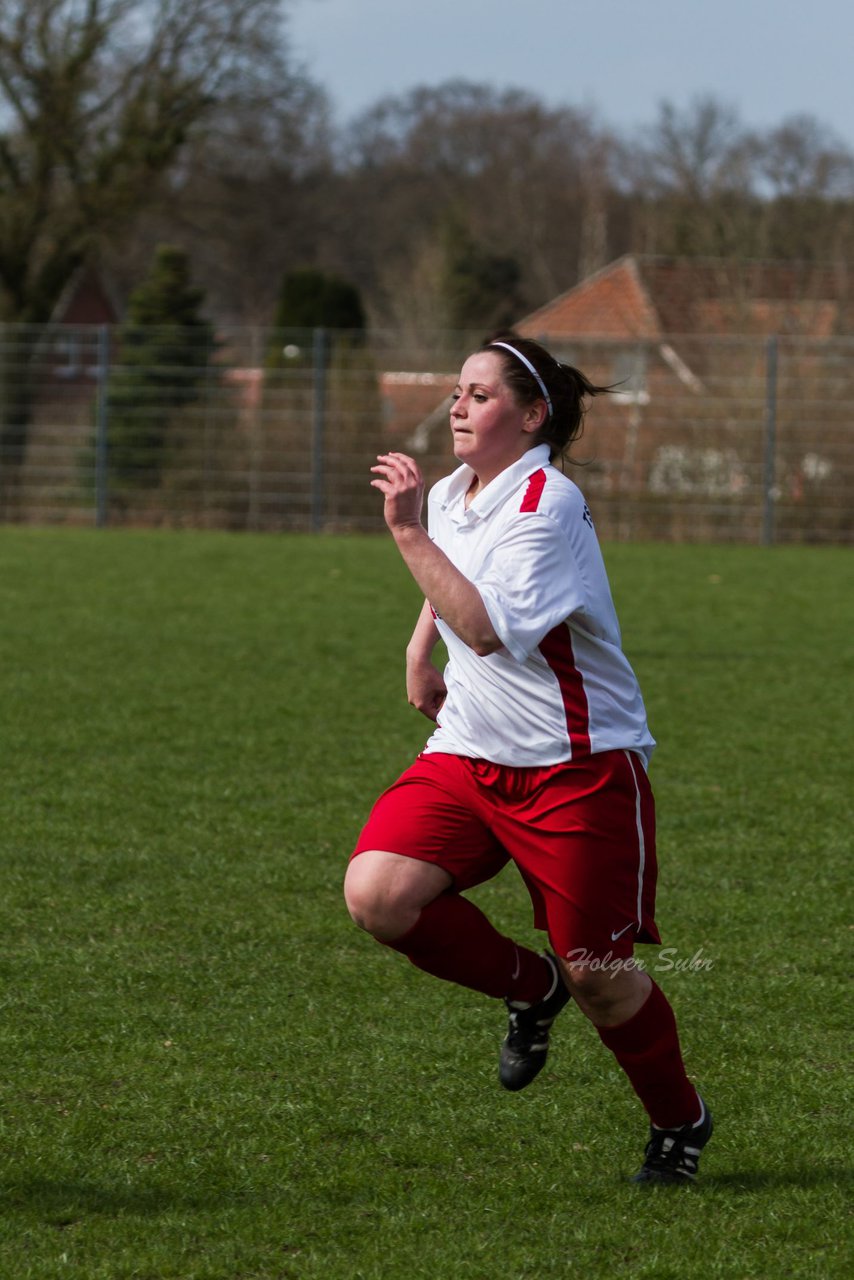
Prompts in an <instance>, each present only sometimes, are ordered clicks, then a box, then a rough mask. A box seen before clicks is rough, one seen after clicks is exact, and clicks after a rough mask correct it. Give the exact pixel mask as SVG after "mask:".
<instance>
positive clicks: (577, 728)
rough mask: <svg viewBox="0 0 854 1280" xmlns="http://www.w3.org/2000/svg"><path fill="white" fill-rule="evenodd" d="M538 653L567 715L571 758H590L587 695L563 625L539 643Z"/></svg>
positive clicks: (568, 635)
mask: <svg viewBox="0 0 854 1280" xmlns="http://www.w3.org/2000/svg"><path fill="white" fill-rule="evenodd" d="M539 649H540V653H541V654H542V655H543V657H544V658H545V660H546V662H547V663H548V664H549V666H550V668H551V669H552V671H553V672H554V673H555V675H556V676H557V681H558V684H559V686H560V696H561V698H562V699H563V709H564V714H565V715H566V731H567V733H568V734H569V744H570V746H571V748H572V758H573V760H575V759H576V758H577V757H579V756H589V755H590V715H589V709H588V705H587V694H586V693H585V692H584V681H583V680H582V678H581V672H580V671H579V670H578V667H577V666H576V665H575V654H574V653H573V651H572V637H571V635H570V632H569V627H568V626H567V625H566V623H565V622H561V623H559V624H558V625H557V626H556V627H553V628H552V630H551V631H550V632H549V633H548V635H547V636H545V637H544V639H543V640H542V641H541V642H540V645H539Z"/></svg>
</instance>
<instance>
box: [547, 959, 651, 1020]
mask: <svg viewBox="0 0 854 1280" xmlns="http://www.w3.org/2000/svg"><path fill="white" fill-rule="evenodd" d="M561 967H562V969H563V977H564V981H565V982H566V985H567V987H568V988H569V990H570V992H571V994H572V996H573V999H574V1000H575V1002H576V1004H577V1005H578V1007H579V1009H581V1011H582V1012H583V1013H586V1014H587V1016H588V1017H592V1018H593V1021H594V1022H598V1021H599V1020H600V1017H604V1018H605V1020H606V1021H610V1018H609V1014H610V1013H611V1011H612V1010H613V1011H618V1010H619V1011H620V1012H621V1013H622V1012H623V1011H625V1010H626V1009H629V1008H631V1009H634V1007H635V1006H636V1005H637V1004H638V1003H639V1002H640V1001H642V1000H643V999H644V998H645V997H646V995H647V994H648V992H649V988H650V986H651V982H650V979H649V976H648V974H646V973H644V972H643V970H642V969H641V968H640V967H639V966H638V965H637V964H636V963H635V962H634V961H633V960H631V959H630V958H629V959H627V960H625V961H613V962H612V963H611V964H610V965H606V964H604V963H603V964H602V965H598V966H597V965H596V964H595V962H588V963H580V964H573V963H571V962H568V961H563V962H562V966H561Z"/></svg>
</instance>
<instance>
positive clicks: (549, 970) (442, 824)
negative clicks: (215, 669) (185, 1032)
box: [345, 333, 712, 1183]
mask: <svg viewBox="0 0 854 1280" xmlns="http://www.w3.org/2000/svg"><path fill="white" fill-rule="evenodd" d="M605 390H607V388H604V387H597V386H594V385H593V384H592V383H591V382H590V381H589V380H588V379H587V378H585V376H584V375H583V374H582V373H580V372H579V371H578V370H577V369H574V368H572V367H571V366H569V365H564V364H561V363H559V362H558V361H557V360H556V359H555V358H554V357H553V356H552V355H551V354H550V353H549V352H548V351H547V350H546V349H545V348H544V347H543V346H541V345H540V344H539V343H536V342H534V341H532V340H530V339H528V338H523V337H520V336H519V335H517V334H514V333H507V334H502V335H498V336H497V337H496V338H495V339H493V340H491V341H489V342H487V343H485V344H484V345H483V346H482V347H481V348H480V349H479V350H478V351H476V352H474V354H473V355H471V356H470V357H469V358H468V359H467V360H466V362H465V364H464V366H463V369H462V373H461V375H460V381H459V383H458V385H457V387H456V390H455V391H454V393H453V396H452V405H451V411H450V424H451V431H452V433H453V439H454V453H455V456H456V458H457V459H458V461H459V463H460V466H459V467H458V468H457V469H456V470H455V471H454V472H453V473H452V474H451V475H450V476H448V477H446V478H445V479H444V480H441V481H440V482H439V483H438V484H437V485H435V487H434V488H433V489H432V491H431V493H430V495H429V503H428V529H425V528H424V526H423V524H422V522H421V510H422V504H423V494H424V481H423V477H422V475H421V471H420V469H419V467H418V465H417V464H416V462H415V461H414V460H413V459H412V458H410V457H408V456H407V455H405V454H402V453H388V454H384V455H382V456H380V457H379V458H378V459H377V464H376V466H374V467H373V468H372V472H373V476H374V479H373V480H372V481H371V483H372V484H373V486H374V487H375V488H376V489H378V490H379V491H380V493H381V494H382V495H383V498H384V514H385V520H386V523H387V525H388V528H389V530H390V531H391V534H392V536H393V537H394V540H395V542H396V544H397V547H398V549H399V551H400V553H401V555H402V557H403V559H404V561H405V563H406V565H407V568H408V569H409V571H410V573H411V574H412V576H413V578H414V579H415V581H416V583H417V584H418V587H419V588H420V590H421V591H422V593H423V595H424V597H425V601H424V606H423V608H422V610H421V613H420V616H419V618H418V621H417V624H416V626H415V630H414V632H413V635H412V638H411V640H410V642H409V645H408V647H407V653H406V658H407V694H408V698H409V701H410V703H411V704H412V705H413V706H415V707H417V708H418V710H420V711H421V712H423V713H424V715H426V716H428V717H429V718H430V719H431V720H433V721H435V725H436V727H435V731H434V732H433V733H432V735H431V737H430V738H429V740H428V742H427V744H426V746H425V748H424V750H423V752H422V753H421V754H420V755H419V756H418V758H417V760H416V761H415V762H414V764H412V765H411V766H410V768H408V769H407V770H406V771H405V772H404V773H403V775H402V776H401V777H400V778H399V779H398V781H397V782H395V783H394V784H393V785H392V786H391V787H390V788H389V790H388V791H386V792H385V793H384V794H383V795H382V796H381V797H380V798H379V800H378V801H377V803H376V804H375V806H374V808H373V810H372V812H371V814H370V816H369V818H368V821H367V823H366V824H365V826H364V828H363V830H362V832H361V834H360V836H359V839H358V842H357V845H356V849H355V851H354V853H353V856H352V858H351V859H350V863H349V866H348V870H347V876H346V880H345V897H346V901H347V906H348V909H349V911H350V914H351V915H352V917H353V919H354V920H355V922H356V923H357V924H358V925H360V926H361V927H362V928H363V929H366V930H367V931H368V932H369V933H371V934H372V935H373V936H374V938H376V939H377V940H378V941H379V942H381V943H384V944H386V945H387V946H388V947H390V948H392V949H393V950H395V951H399V952H401V953H402V954H403V955H405V956H407V957H408V959H409V960H410V961H411V962H412V963H413V964H415V965H416V966H417V967H418V968H420V969H423V970H425V972H427V973H430V974H432V975H434V976H435V977H437V978H442V979H445V980H446V981H450V982H456V983H459V984H461V985H463V986H466V987H469V988H472V989H474V990H475V991H479V992H482V993H483V994H484V995H487V996H492V997H494V998H501V999H503V1000H504V1001H505V1002H506V1005H507V1010H508V1014H509V1025H508V1030H507V1034H506V1037H505V1039H504V1041H503V1043H502V1046H501V1053H500V1061H499V1079H500V1082H501V1084H502V1085H503V1086H504V1087H505V1088H506V1089H511V1090H519V1089H524V1088H525V1087H526V1086H527V1085H529V1084H530V1083H531V1081H532V1080H533V1079H534V1078H535V1076H536V1075H537V1074H538V1073H539V1071H541V1069H542V1067H543V1064H544V1063H545V1060H546V1053H547V1050H548V1045H549V1034H550V1030H551V1026H552V1023H553V1022H554V1019H555V1018H556V1017H557V1015H558V1014H559V1013H560V1011H561V1010H562V1009H563V1008H564V1006H565V1005H566V1004H567V1003H568V1002H569V1001H570V999H572V1000H573V1001H574V1003H575V1004H576V1006H577V1007H578V1009H579V1010H580V1011H581V1013H582V1014H584V1015H585V1016H586V1017H587V1018H588V1019H589V1020H590V1021H591V1022H592V1023H593V1025H594V1027H595V1028H596V1030H597V1032H598V1034H599V1037H600V1039H601V1040H602V1043H603V1044H604V1046H605V1047H606V1048H607V1049H608V1050H610V1052H611V1053H612V1054H613V1055H614V1057H615V1058H616V1060H617V1062H618V1063H619V1065H620V1067H621V1068H622V1069H623V1071H624V1072H625V1073H626V1075H627V1076H628V1079H629V1081H630V1083H631V1085H632V1088H633V1089H634V1091H635V1093H636V1094H637V1096H638V1097H639V1099H640V1101H641V1103H642V1104H643V1106H644V1108H645V1110H646V1112H647V1115H648V1117H649V1122H650V1131H649V1140H648V1142H647V1145H646V1150H645V1154H644V1159H643V1163H642V1165H641V1167H640V1169H639V1171H638V1172H637V1173H636V1174H635V1175H634V1181H636V1182H641V1183H661V1182H690V1181H691V1180H693V1178H694V1176H695V1175H696V1172H697V1164H698V1160H699V1156H700V1152H701V1150H702V1148H703V1147H704V1145H705V1144H706V1142H707V1141H708V1139H709V1138H710V1136H711V1132H712V1119H711V1115H710V1114H709V1112H708V1110H707V1108H706V1106H705V1104H704V1102H703V1100H702V1099H701V1098H700V1096H699V1094H698V1093H697V1091H696V1089H695V1088H694V1085H693V1084H692V1083H691V1081H690V1080H689V1079H688V1077H687V1075H686V1072H685V1068H684V1065H683V1061H682V1055H681V1051H680V1046H679V1038H678V1033H677V1028H676V1021H675V1018H674V1015H673V1012H672V1009H671V1007H670V1004H669V1003H668V1001H667V999H666V997H665V995H664V993H663V992H662V991H661V989H660V988H659V987H658V986H657V985H656V984H655V982H653V980H652V979H651V978H650V976H649V975H648V974H647V973H646V972H644V971H643V970H641V969H640V968H638V967H637V966H635V965H633V964H632V963H631V960H632V955H633V948H634V945H635V943H643V942H652V943H657V942H660V938H659V934H658V930H657V929H656V925H655V919H654V906H655V881H656V858H655V819H654V802H653V796H652V792H651V790H650V785H649V782H648V780H647V767H648V765H649V760H650V756H651V754H652V751H653V748H654V746H655V743H654V740H653V738H652V736H651V735H650V732H649V728H648V726H647V719H646V712H645V709H644V704H643V699H642V697H641V693H640V689H639V687H638V683H637V680H636V678H635V675H634V673H633V671H632V669H631V667H630V665H629V663H628V661H627V660H626V658H625V656H624V654H623V652H622V649H621V644H620V629H619V625H618V622H617V617H616V614H615V611H614V605H613V601H612V598H611V591H610V587H609V584H608V579H607V575H606V572H605V567H604V563H603V560H602V555H601V551H600V548H599V544H598V541H597V538H596V533H595V530H594V527H593V521H592V518H591V515H590V511H589V509H588V507H587V504H586V503H585V501H584V498H583V496H582V494H581V492H580V491H579V489H578V488H577V487H576V485H575V484H574V483H573V482H572V481H571V480H570V479H569V478H568V477H567V476H566V475H565V474H564V473H563V471H562V470H560V469H559V468H558V467H556V466H555V465H554V462H555V461H556V460H558V459H560V458H561V457H562V456H563V454H564V452H565V450H566V449H567V448H568V446H569V445H570V444H571V443H572V441H573V440H574V439H576V438H577V436H578V435H579V434H580V431H581V427H582V421H583V413H584V405H585V398H586V397H590V396H593V395H596V394H598V393H600V392H603V391H605ZM428 530H429V532H428ZM440 639H441V640H442V641H444V644H445V646H446V648H447V653H448V663H447V666H446V667H445V670H444V673H443V672H440V671H439V669H438V668H437V667H436V666H435V665H434V663H433V660H432V655H433V651H434V649H435V647H436V644H437V643H438V641H439V640H440ZM508 860H512V861H513V862H514V863H515V864H516V866H517V867H518V869H519V871H520V873H521V875H522V878H523V880H524V882H525V885H526V887H527V889H528V892H529V894H530V896H531V900H532V904H533V909H534V923H535V925H536V927H537V928H539V929H542V930H545V931H547V933H548V937H549V942H550V944H551V951H546V952H545V953H543V954H537V953H536V952H534V951H532V950H530V949H529V948H527V947H524V946H521V945H519V944H518V943H516V942H514V941H513V940H512V939H511V938H508V937H505V936H504V935H502V934H501V933H499V932H498V930H496V929H495V927H494V926H493V925H492V924H491V922H490V921H489V920H488V919H487V917H486V915H485V914H484V913H483V912H482V911H481V910H480V909H479V908H478V907H477V906H476V905H475V904H474V903H473V902H472V901H471V899H469V898H467V897H466V896H465V890H466V889H469V888H471V887H472V886H473V885H476V884H479V883H481V882H482V881H484V880H486V879H489V878H490V877H492V876H494V875H495V874H496V873H497V872H498V871H499V870H500V869H501V867H502V866H504V864H505V863H506V862H507V861H508Z"/></svg>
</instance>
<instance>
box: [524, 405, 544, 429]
mask: <svg viewBox="0 0 854 1280" xmlns="http://www.w3.org/2000/svg"><path fill="white" fill-rule="evenodd" d="M548 416H549V411H548V409H547V408H546V402H545V400H535V401H534V403H533V404H532V405H529V406H528V410H527V412H526V414H525V421H524V422H523V423H522V430H523V431H526V432H528V433H529V434H531V435H533V433H534V432H535V431H539V430H540V429H541V427H544V426H545V423H546V418H547V417H548Z"/></svg>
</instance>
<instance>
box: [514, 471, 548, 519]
mask: <svg viewBox="0 0 854 1280" xmlns="http://www.w3.org/2000/svg"><path fill="white" fill-rule="evenodd" d="M545 484H546V473H545V471H543V469H542V467H541V468H540V470H539V471H535V472H534V474H533V475H532V476H531V478H530V480H529V481H528V487H527V489H526V490H525V496H524V498H523V499H522V505H521V507H520V508H519V510H520V511H536V509H537V507H538V506H539V505H540V498H541V497H542V496H543V489H544V488H545Z"/></svg>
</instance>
